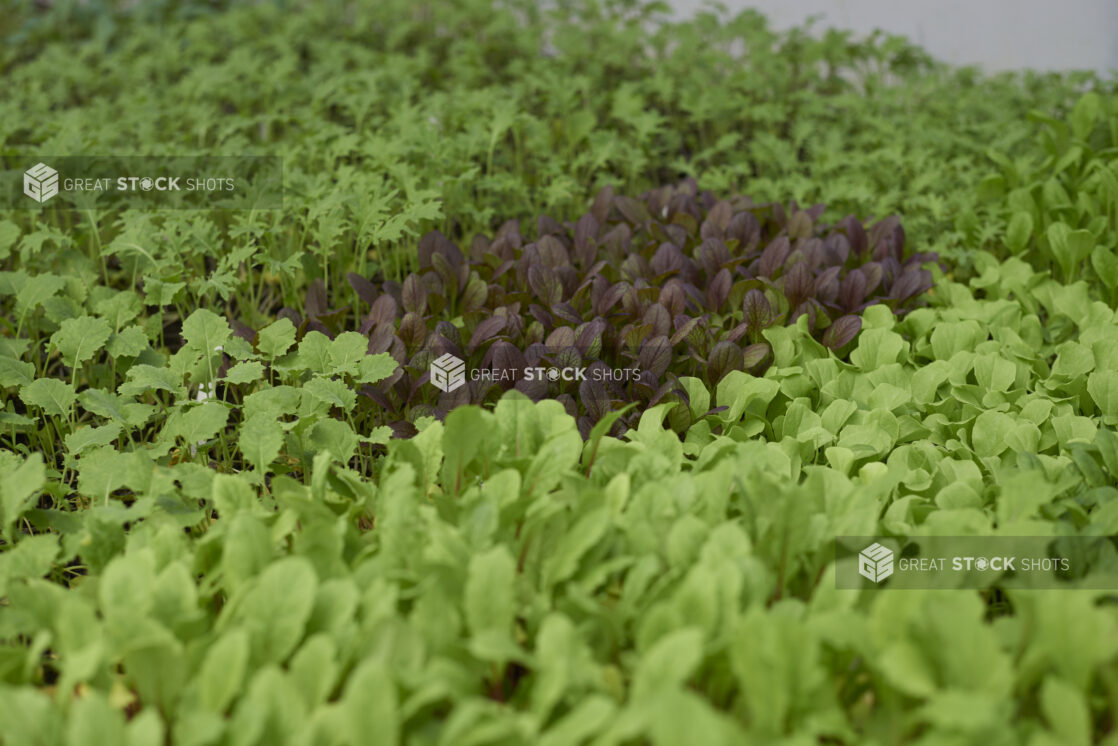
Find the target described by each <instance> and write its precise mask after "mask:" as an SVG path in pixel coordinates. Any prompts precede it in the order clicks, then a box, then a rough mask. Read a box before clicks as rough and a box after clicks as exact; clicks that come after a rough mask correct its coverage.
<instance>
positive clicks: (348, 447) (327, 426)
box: [307, 418, 358, 463]
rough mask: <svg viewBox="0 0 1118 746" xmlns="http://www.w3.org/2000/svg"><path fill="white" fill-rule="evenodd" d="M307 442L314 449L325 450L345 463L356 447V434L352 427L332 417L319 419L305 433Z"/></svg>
mask: <svg viewBox="0 0 1118 746" xmlns="http://www.w3.org/2000/svg"><path fill="white" fill-rule="evenodd" d="M307 442H308V443H309V444H310V446H311V448H312V449H313V450H315V451H320V452H321V451H326V452H329V453H330V455H331V456H333V457H334V459H336V460H337V461H341V462H342V463H345V462H347V461H349V460H350V458H352V457H353V451H354V449H356V448H357V443H358V440H357V435H356V434H355V433H354V432H353V428H351V427H350V426H349V425H347V424H346V423H344V422H341V421H339V420H334V419H329V418H327V419H324V420H319V421H318V422H316V423H314V425H313V426H312V427H311V429H310V431H309V432H308V433H307Z"/></svg>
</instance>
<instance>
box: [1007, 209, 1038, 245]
mask: <svg viewBox="0 0 1118 746" xmlns="http://www.w3.org/2000/svg"><path fill="white" fill-rule="evenodd" d="M1032 235H1033V217H1032V215H1030V214H1029V213H1027V212H1017V213H1014V214H1013V217H1012V218H1010V219H1009V227H1008V228H1007V229H1006V232H1005V245H1006V246H1008V247H1009V250H1010V251H1012V252H1013V253H1014V254H1020V253H1021V252H1023V251H1024V250H1025V247H1026V246H1027V245H1028V243H1029V239H1030V238H1032Z"/></svg>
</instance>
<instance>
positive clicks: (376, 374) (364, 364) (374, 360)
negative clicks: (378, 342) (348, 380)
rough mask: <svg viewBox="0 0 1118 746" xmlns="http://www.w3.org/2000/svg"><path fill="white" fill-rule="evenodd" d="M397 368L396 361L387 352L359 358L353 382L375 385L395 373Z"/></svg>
mask: <svg viewBox="0 0 1118 746" xmlns="http://www.w3.org/2000/svg"><path fill="white" fill-rule="evenodd" d="M397 367H399V366H398V365H397V363H396V361H395V360H394V359H393V358H392V356H391V355H389V354H388V353H387V352H382V353H380V354H378V355H366V356H365V357H363V358H361V364H360V365H359V366H358V368H357V375H356V376H355V377H354V380H355V381H357V383H376V382H378V381H382V380H384V379H385V378H388V377H389V376H390V375H392V374H393V373H395V372H396V368H397Z"/></svg>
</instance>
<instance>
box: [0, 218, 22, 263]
mask: <svg viewBox="0 0 1118 746" xmlns="http://www.w3.org/2000/svg"><path fill="white" fill-rule="evenodd" d="M18 239H19V226H18V225H16V224H15V223H13V222H12V221H10V220H0V261H3V260H4V259H7V258H8V257H9V256H11V254H12V247H13V246H15V244H16V241H17V240H18Z"/></svg>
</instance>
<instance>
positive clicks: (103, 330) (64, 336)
mask: <svg viewBox="0 0 1118 746" xmlns="http://www.w3.org/2000/svg"><path fill="white" fill-rule="evenodd" d="M112 332H113V330H112V327H111V326H109V323H108V322H107V321H105V320H104V319H95V318H93V317H91V316H81V317H79V318H76V319H67V320H66V321H63V322H62V326H61V327H60V328H59V330H58V331H57V332H55V333H54V335H53V336H51V338H50V341H51V344H53V345H54V346H55V347H56V348H57V349H58V351H59V352H61V353H62V362H63V363H64V364H65V365H66V367H68V368H76V367H77V366H78V365H80V364H81V363H84V362H85V361H86V360H89V359H91V358H92V357H93V356H94V355H96V354H97V352H98V351H100V350H101V348H102V347H104V346H105V342H107V341H108V340H109V335H111V334H112Z"/></svg>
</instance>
